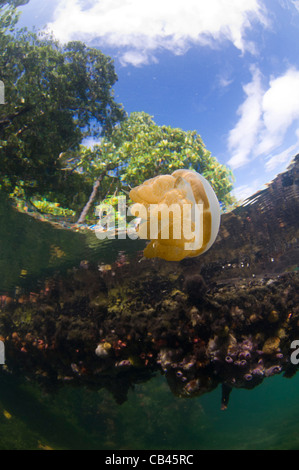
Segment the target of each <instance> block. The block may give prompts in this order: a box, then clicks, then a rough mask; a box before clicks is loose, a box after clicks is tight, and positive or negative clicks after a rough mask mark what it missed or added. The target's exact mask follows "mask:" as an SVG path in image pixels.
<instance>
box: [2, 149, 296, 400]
mask: <svg viewBox="0 0 299 470" xmlns="http://www.w3.org/2000/svg"><path fill="white" fill-rule="evenodd" d="M298 175H299V158H298V156H297V157H296V158H295V159H294V161H293V163H292V164H291V166H290V168H289V170H288V171H287V172H285V173H283V174H282V175H279V176H278V177H277V178H276V179H275V180H274V181H273V183H272V185H270V186H269V187H268V188H267V189H266V190H265V191H262V192H260V193H259V194H258V195H256V196H255V198H253V199H252V201H250V202H251V203H250V204H247V205H246V206H244V207H240V208H237V209H236V210H235V211H233V212H232V213H229V214H225V215H224V216H223V217H222V223H221V227H220V232H219V236H218V238H217V240H216V241H215V244H214V245H213V248H211V249H210V250H209V251H208V252H207V253H205V254H203V255H202V256H200V257H199V258H190V259H184V260H182V261H180V262H167V261H165V260H161V259H146V260H144V259H143V258H141V256H142V254H141V255H140V256H139V257H138V256H137V255H136V258H135V259H133V260H132V261H130V262H129V261H128V260H126V258H125V256H124V255H122V256H121V257H119V258H118V259H117V260H116V261H115V263H113V264H112V266H109V265H107V266H105V265H104V266H103V265H102V264H101V259H99V260H96V259H93V260H91V261H90V262H87V261H85V260H84V261H83V262H81V263H78V264H77V265H76V266H75V267H73V268H70V269H69V270H68V272H67V274H65V275H63V274H62V273H61V274H59V273H58V274H56V275H52V276H51V277H49V278H48V280H46V281H45V282H44V284H43V285H42V286H40V287H39V288H36V289H35V290H34V291H30V292H29V291H28V292H26V291H25V290H23V291H22V289H19V290H18V292H16V294H15V295H14V296H11V295H9V294H8V295H2V296H1V297H0V335H1V336H0V340H1V341H2V342H3V343H4V345H5V356H6V362H5V365H4V366H0V367H2V373H15V374H21V375H22V376H25V377H27V378H28V379H31V380H38V381H39V383H41V384H43V386H44V387H46V388H47V389H48V390H51V389H53V388H55V387H58V386H60V384H71V385H81V384H84V385H85V386H88V387H95V388H100V387H105V388H107V389H108V390H110V391H111V393H113V395H114V397H115V399H116V400H117V401H118V403H121V402H123V401H124V400H126V396H127V391H128V390H129V388H130V386H131V385H132V384H134V383H135V382H136V383H137V382H140V380H144V381H145V380H149V379H150V378H151V377H152V376H153V374H154V373H157V372H160V373H162V374H164V375H165V377H166V380H167V382H168V384H169V387H170V388H171V390H172V392H173V393H174V394H176V395H178V396H183V397H194V396H199V395H201V394H203V393H206V392H209V391H211V390H213V389H215V387H217V386H218V385H220V384H221V385H222V399H221V400H222V404H221V406H222V409H225V408H226V407H227V405H228V401H229V396H230V392H231V390H233V389H234V388H241V387H242V388H247V389H250V388H254V387H256V386H257V385H259V384H261V383H262V381H263V380H265V379H267V378H268V377H271V376H273V375H275V374H281V373H283V374H284V376H285V377H292V375H294V374H295V373H296V371H297V370H298V365H296V364H293V363H292V362H291V353H292V350H291V344H292V342H293V341H294V340H298V339H299V337H298V331H299V303H298V297H299V294H298V293H299V277H298V261H299V256H298V253H299V250H298V210H299V207H298V206H299V197H298V180H299V178H298ZM140 258H141V259H140Z"/></svg>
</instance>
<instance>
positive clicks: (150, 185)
mask: <svg viewBox="0 0 299 470" xmlns="http://www.w3.org/2000/svg"><path fill="white" fill-rule="evenodd" d="M130 198H131V199H132V201H133V202H134V203H135V204H134V205H133V206H132V207H131V214H134V215H138V216H139V217H141V219H142V223H141V224H140V225H139V227H138V236H139V237H140V238H143V239H148V240H151V241H150V243H149V244H148V245H147V247H146V248H145V250H144V256H145V257H146V258H155V257H158V258H162V259H165V260H167V261H181V260H182V259H184V258H186V257H195V256H199V255H200V254H202V253H205V252H206V251H207V250H208V249H209V248H210V247H211V246H212V245H213V243H214V242H215V240H216V237H217V234H218V231H219V226H220V204H219V201H218V199H217V196H216V194H215V192H214V190H213V188H212V187H211V185H210V184H209V183H208V181H207V180H206V179H205V178H204V177H203V176H202V175H200V174H199V173H197V172H195V171H193V170H183V169H182V170H176V171H174V172H173V173H172V174H171V175H159V176H156V177H154V178H151V179H149V180H147V181H145V182H144V183H143V184H141V185H140V186H137V187H136V188H133V189H132V190H131V191H130ZM186 227H187V229H186ZM165 234H166V235H165Z"/></svg>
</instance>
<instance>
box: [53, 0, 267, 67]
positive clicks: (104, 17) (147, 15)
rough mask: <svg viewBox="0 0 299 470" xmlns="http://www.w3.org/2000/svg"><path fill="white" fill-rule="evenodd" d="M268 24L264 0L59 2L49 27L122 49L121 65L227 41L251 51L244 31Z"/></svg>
mask: <svg viewBox="0 0 299 470" xmlns="http://www.w3.org/2000/svg"><path fill="white" fill-rule="evenodd" d="M253 21H259V22H261V23H263V24H264V25H266V24H267V21H266V17H265V14H264V11H263V8H262V6H261V0H231V1H230V2H229V7H228V3H227V0H209V1H208V2H207V1H206V0H184V1H182V0H151V1H149V0H60V3H59V5H58V7H57V8H56V10H55V14H54V21H53V22H52V23H50V24H49V25H48V29H49V30H50V31H52V32H53V33H54V35H55V36H56V37H57V38H58V39H59V40H60V41H62V42H67V41H69V40H74V39H81V40H84V41H85V42H89V41H93V43H94V41H96V43H97V44H98V45H101V44H102V45H108V46H112V47H117V48H123V49H124V50H122V51H121V54H122V62H123V63H132V64H133V65H136V64H137V65H141V63H147V62H149V61H151V59H152V58H154V57H155V53H156V52H157V51H159V50H161V49H167V50H170V51H172V52H173V53H175V54H181V53H183V52H185V51H186V50H187V49H188V47H189V46H190V45H192V44H202V45H208V46H214V45H215V44H218V43H219V42H223V41H224V40H228V41H230V42H232V43H233V44H234V46H235V47H236V48H238V49H239V50H240V51H242V52H244V51H245V50H251V51H252V43H249V42H247V41H246V38H245V33H246V30H247V29H249V28H250V27H251V26H252V23H253Z"/></svg>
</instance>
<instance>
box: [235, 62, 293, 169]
mask: <svg viewBox="0 0 299 470" xmlns="http://www.w3.org/2000/svg"><path fill="white" fill-rule="evenodd" d="M244 91H245V93H246V95H247V96H246V99H245V101H244V102H243V104H242V105H241V106H240V108H239V110H238V113H239V114H240V116H241V117H240V119H239V121H238V122H237V124H236V126H235V127H234V129H232V130H231V131H230V133H229V136H228V148H229V151H230V152H231V153H232V156H231V158H230V160H229V162H228V164H229V165H231V166H232V168H234V169H235V168H239V167H241V166H243V165H245V164H246V163H248V162H249V161H251V160H252V159H253V158H255V157H257V156H265V157H266V156H268V155H269V153H271V152H275V153H276V155H274V156H273V157H272V159H270V160H268V161H267V163H266V165H265V166H266V169H267V170H268V171H269V169H273V168H274V164H275V162H276V163H277V162H278V161H279V155H281V156H283V157H284V158H285V159H287V157H286V154H285V153H283V152H282V151H281V150H279V149H280V146H283V145H284V146H285V145H286V143H285V139H286V135H287V132H288V131H289V130H290V129H291V130H292V129H293V128H294V129H293V138H292V141H293V143H292V145H291V146H290V145H289V144H287V145H288V149H285V152H287V150H289V152H292V151H294V150H295V149H296V147H297V146H298V136H297V137H296V143H295V133H296V129H297V128H299V70H296V69H294V68H290V69H289V70H287V71H286V73H285V74H284V75H281V76H280V77H277V78H272V79H271V80H270V83H269V87H268V89H266V90H265V89H263V88H262V86H261V76H260V73H259V72H258V71H257V70H255V69H254V71H253V78H252V81H251V82H250V83H248V84H247V85H246V86H245V87H244ZM289 138H290V137H289ZM288 142H289V140H288Z"/></svg>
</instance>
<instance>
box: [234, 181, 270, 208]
mask: <svg viewBox="0 0 299 470" xmlns="http://www.w3.org/2000/svg"><path fill="white" fill-rule="evenodd" d="M263 187H264V186H263V183H261V181H259V180H258V179H257V180H254V181H252V182H251V183H250V184H242V185H240V186H237V187H236V188H234V190H233V191H232V195H233V196H234V197H235V198H236V199H237V201H238V202H242V201H245V199H247V198H248V197H250V196H252V195H253V194H254V193H256V192H257V191H259V190H260V189H263Z"/></svg>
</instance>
